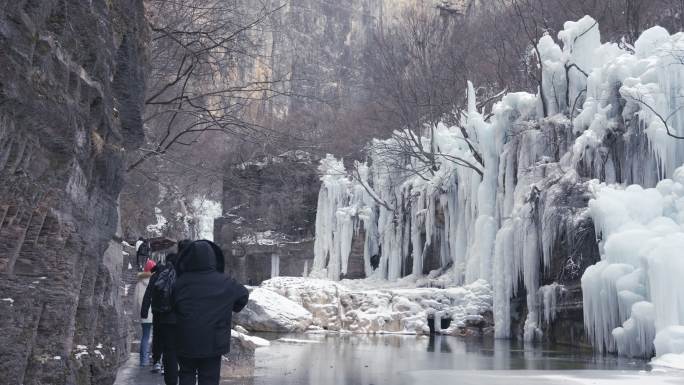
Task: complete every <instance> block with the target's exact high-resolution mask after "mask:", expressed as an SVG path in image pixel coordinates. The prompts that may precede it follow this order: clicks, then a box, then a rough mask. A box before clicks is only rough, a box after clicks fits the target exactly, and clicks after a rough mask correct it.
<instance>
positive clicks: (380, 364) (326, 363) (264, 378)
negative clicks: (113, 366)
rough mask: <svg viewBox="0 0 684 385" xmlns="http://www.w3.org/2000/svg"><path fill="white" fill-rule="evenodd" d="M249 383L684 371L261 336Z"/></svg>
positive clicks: (451, 342)
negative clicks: (261, 345)
mask: <svg viewBox="0 0 684 385" xmlns="http://www.w3.org/2000/svg"><path fill="white" fill-rule="evenodd" d="M260 336H261V337H263V338H267V339H269V340H271V346H269V347H266V348H260V349H258V350H257V355H256V370H255V376H254V378H249V379H244V380H241V381H233V382H226V383H225V384H245V385H276V384H277V385H295V384H296V385H371V384H372V385H381V384H392V385H403V384H406V385H408V384H411V385H416V384H419V385H420V384H425V385H428V384H430V385H434V384H478V385H498V384H506V385H511V384H533V385H545V384H549V385H550V384H554V385H557V384H569V385H574V384H597V385H608V384H616V385H618V384H619V385H631V384H634V385H637V384H639V385H642V384H646V385H649V384H675V383H678V384H682V383H684V373H677V372H668V373H663V372H655V371H650V370H651V369H650V367H649V366H648V365H647V363H646V362H645V361H641V360H634V359H624V358H618V357H614V356H608V357H595V356H593V354H592V353H591V352H590V351H578V350H568V349H563V348H553V347H543V346H526V347H525V346H523V345H520V344H517V343H514V342H510V341H506V340H482V339H460V338H457V337H451V336H431V337H428V336H397V335H384V336H366V335H316V334H313V335H312V334H297V335H275V334H272V335H269V334H266V335H260Z"/></svg>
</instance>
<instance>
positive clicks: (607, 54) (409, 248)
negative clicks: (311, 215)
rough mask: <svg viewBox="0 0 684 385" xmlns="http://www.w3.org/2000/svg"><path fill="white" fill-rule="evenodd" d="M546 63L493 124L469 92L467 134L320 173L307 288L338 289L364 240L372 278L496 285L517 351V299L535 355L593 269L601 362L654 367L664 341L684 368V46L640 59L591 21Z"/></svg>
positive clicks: (448, 129)
mask: <svg viewBox="0 0 684 385" xmlns="http://www.w3.org/2000/svg"><path fill="white" fill-rule="evenodd" d="M537 48H538V51H539V53H540V56H541V57H540V66H541V72H542V86H541V87H540V89H539V90H538V91H539V92H538V93H537V94H530V93H522V92H521V93H509V94H507V95H505V96H503V98H502V99H501V101H499V102H498V103H496V105H495V106H494V107H493V108H492V110H491V113H485V111H482V110H479V109H478V107H477V104H476V100H475V92H474V88H473V86H472V85H471V84H469V86H468V108H467V110H466V111H465V112H464V113H463V114H462V115H461V116H459V119H460V122H459V124H457V125H455V126H449V125H447V124H438V125H437V126H436V127H432V128H430V127H428V128H427V129H426V130H425V133H423V135H422V136H420V137H419V139H418V140H416V141H413V142H412V144H411V145H410V146H409V147H408V148H406V143H407V142H408V141H402V140H401V138H402V137H407V136H408V137H410V134H411V133H407V132H401V131H398V132H397V133H395V135H394V137H393V138H391V139H387V140H375V141H374V142H373V143H371V144H370V146H369V148H370V151H369V159H368V161H367V162H366V163H357V164H356V165H355V167H353V169H351V170H348V169H346V168H345V167H344V164H343V162H342V161H341V160H337V159H335V158H333V157H332V156H328V157H327V158H326V159H324V160H323V161H322V162H321V166H320V172H321V175H322V177H321V179H322V182H323V184H322V187H321V191H320V195H319V201H318V213H317V218H316V245H315V256H316V258H315V262H314V270H315V271H314V275H318V276H326V277H328V278H331V279H339V278H340V276H343V275H344V274H345V273H346V269H347V266H348V260H349V255H350V250H351V243H352V240H353V239H354V237H355V236H363V237H365V248H364V261H365V271H366V274H367V275H368V276H375V277H377V278H382V279H388V280H397V279H398V278H400V277H403V276H406V275H416V276H418V275H424V274H427V273H429V272H430V271H431V270H435V269H437V268H441V269H443V270H448V271H449V273H450V274H451V275H453V276H455V277H456V281H457V282H459V283H461V284H468V283H472V282H474V281H476V280H478V279H484V280H486V281H488V282H490V283H491V285H492V287H493V289H494V305H493V306H494V318H495V322H496V335H497V336H498V337H504V338H505V337H510V335H511V318H512V310H511V300H512V299H513V298H515V297H518V296H524V297H525V301H524V305H525V306H524V307H525V309H526V311H524V313H526V320H525V321H524V324H523V325H522V330H523V335H524V338H525V339H528V340H531V339H534V338H536V337H539V336H540V334H541V330H542V328H543V325H544V324H545V323H548V322H551V321H552V320H553V317H554V314H555V311H556V310H555V304H556V300H557V297H558V295H559V293H562V292H563V291H564V289H563V287H562V285H558V284H557V283H555V282H554V279H559V280H561V281H567V282H577V281H579V277H580V276H582V274H583V272H584V271H585V270H586V273H584V274H583V277H582V280H581V284H582V289H583V290H582V291H583V293H584V297H583V298H584V300H583V301H584V314H585V317H584V320H585V325H586V330H587V334H588V336H589V337H590V340H591V342H592V344H593V345H594V346H595V347H596V349H597V350H600V351H603V350H604V349H606V350H610V351H615V350H617V351H619V353H621V354H625V355H649V354H650V353H651V352H652V351H653V343H654V341H655V349H656V354H657V355H658V356H661V357H662V355H663V354H677V353H684V347H683V346H682V343H680V342H679V341H681V340H680V339H679V338H675V337H677V336H680V335H682V328H683V327H684V326H681V325H684V287H681V285H680V284H679V283H678V281H677V278H676V276H677V274H678V272H679V271H681V270H680V269H681V265H682V262H681V261H684V259H682V258H683V256H681V255H677V250H681V247H680V246H681V245H684V244H680V243H679V242H681V238H680V236H681V232H682V226H681V223H684V222H681V221H680V218H682V219H684V218H683V217H682V216H681V215H680V214H679V210H680V207H684V204H683V203H682V202H684V200H681V199H680V196H681V189H682V184H681V183H682V182H684V181H681V180H680V179H682V178H681V175H683V174H684V171H679V172H676V171H675V170H677V168H678V167H679V166H681V165H682V163H683V162H684V141H683V140H680V139H678V138H677V137H678V136H682V135H683V134H684V127H682V122H683V121H682V118H684V111H683V110H682V108H681V107H682V106H684V102H682V98H681V96H682V92H683V91H682V86H681V84H680V79H681V78H682V76H683V75H684V65H683V64H682V63H683V62H684V57H682V55H681V52H684V51H683V49H684V34H682V33H679V34H675V35H670V34H669V33H667V32H666V31H665V30H664V29H662V28H660V27H654V28H651V29H649V30H647V31H645V32H644V33H643V34H642V36H641V37H640V38H639V39H638V40H637V41H636V43H635V45H634V46H633V47H632V46H629V45H626V44H622V45H618V44H615V43H601V41H600V33H599V26H598V24H597V22H596V21H595V20H593V19H592V18H591V17H588V16H586V17H584V18H582V19H580V20H579V21H577V22H567V23H566V24H565V28H564V30H563V31H561V32H560V33H559V34H558V42H557V41H555V40H554V39H553V37H551V36H548V35H547V36H544V37H542V38H541V39H540V40H539V44H538V47H537ZM416 137H417V136H416ZM425 149H427V151H426V150H425ZM416 153H417V154H419V155H418V156H410V155H407V154H416ZM420 154H427V155H428V156H431V157H433V158H434V159H435V164H436V166H435V167H424V163H425V162H423V161H422V160H421V158H420V156H421V155H420ZM665 178H673V179H672V180H669V179H668V180H666V179H665ZM633 184H634V185H637V186H632V187H627V188H625V186H628V185H633ZM656 185H657V188H655V189H654V187H656ZM595 224H596V225H595ZM594 234H596V236H594ZM599 253H600V261H598V259H599V257H598V254H599ZM375 254H378V255H380V256H381V263H380V266H379V268H378V269H377V270H375V271H372V269H371V266H370V257H371V256H372V255H375ZM597 262H598V263H597ZM593 264H595V266H592V267H591V268H589V269H587V268H588V267H589V266H590V265H593ZM578 284H579V283H578ZM524 313H523V314H522V315H523V316H525V314H524ZM672 357H673V356H667V358H668V359H670V361H672V360H671V359H672Z"/></svg>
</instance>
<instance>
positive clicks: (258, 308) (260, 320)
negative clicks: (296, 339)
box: [235, 287, 312, 332]
mask: <svg viewBox="0 0 684 385" xmlns="http://www.w3.org/2000/svg"><path fill="white" fill-rule="evenodd" d="M311 322H312V317H311V313H310V312H309V311H308V310H306V309H305V308H303V307H302V306H301V305H299V304H297V303H295V302H293V301H291V300H289V299H287V298H285V297H283V296H282V295H280V294H278V293H276V292H274V291H271V290H267V289H264V288H259V287H258V288H255V289H254V290H252V292H251V293H250V294H249V302H248V303H247V306H245V308H244V309H243V310H242V311H241V312H239V313H237V314H235V323H237V324H239V325H241V326H243V327H245V328H246V329H248V330H250V331H260V332H302V331H304V330H306V329H307V328H308V327H309V326H310V325H311Z"/></svg>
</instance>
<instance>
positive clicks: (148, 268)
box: [143, 259, 157, 273]
mask: <svg viewBox="0 0 684 385" xmlns="http://www.w3.org/2000/svg"><path fill="white" fill-rule="evenodd" d="M155 266H157V264H156V263H155V262H154V261H153V260H151V259H148V260H147V263H145V269H144V270H143V271H145V272H146V273H149V272H150V271H152V269H154V267H155Z"/></svg>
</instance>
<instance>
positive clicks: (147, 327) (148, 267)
mask: <svg viewBox="0 0 684 385" xmlns="http://www.w3.org/2000/svg"><path fill="white" fill-rule="evenodd" d="M155 266H156V263H155V262H154V261H153V260H151V259H149V260H147V263H145V268H144V269H143V271H142V272H141V273H138V283H137V284H136V285H135V301H136V308H137V309H141V308H142V305H143V298H144V296H145V290H147V285H148V284H149V283H150V277H151V276H152V269H154V267H155ZM140 324H141V326H142V337H141V338H140V367H143V366H145V365H146V364H147V363H148V361H149V355H150V332H151V330H152V313H150V314H148V315H147V317H146V318H140Z"/></svg>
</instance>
